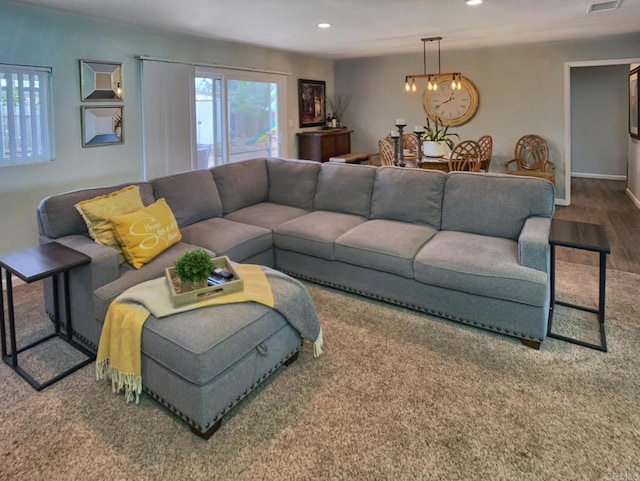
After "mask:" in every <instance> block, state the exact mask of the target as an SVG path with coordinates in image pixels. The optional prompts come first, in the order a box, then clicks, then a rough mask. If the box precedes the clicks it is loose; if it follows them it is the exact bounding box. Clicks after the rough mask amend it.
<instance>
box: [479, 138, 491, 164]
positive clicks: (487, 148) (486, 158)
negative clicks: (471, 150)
mask: <svg viewBox="0 0 640 481" xmlns="http://www.w3.org/2000/svg"><path fill="white" fill-rule="evenodd" d="M478 145H479V146H480V155H481V157H482V162H483V163H484V170H485V172H489V166H490V165H491V156H492V155H493V138H492V137H491V136H490V135H483V136H482V137H480V138H479V139H478Z"/></svg>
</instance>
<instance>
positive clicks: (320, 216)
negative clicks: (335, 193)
mask: <svg viewBox="0 0 640 481" xmlns="http://www.w3.org/2000/svg"><path fill="white" fill-rule="evenodd" d="M366 220H367V219H366V218H364V217H361V216H357V215H351V214H342V213H338V212H326V211H320V210H319V211H315V212H311V213H310V214H307V215H304V216H302V217H298V218H296V219H293V220H290V221H289V222H285V223H284V224H282V225H280V226H278V227H276V229H275V230H274V231H273V242H274V244H275V246H276V247H278V248H279V249H285V250H289V251H294V252H300V253H302V254H308V255H310V256H314V257H321V258H323V259H328V260H334V259H335V254H334V242H335V240H336V239H337V238H338V237H340V236H341V235H342V234H344V233H345V232H347V231H349V230H351V229H353V228H354V227H356V226H358V225H360V224H362V223H363V222H365V221H366Z"/></svg>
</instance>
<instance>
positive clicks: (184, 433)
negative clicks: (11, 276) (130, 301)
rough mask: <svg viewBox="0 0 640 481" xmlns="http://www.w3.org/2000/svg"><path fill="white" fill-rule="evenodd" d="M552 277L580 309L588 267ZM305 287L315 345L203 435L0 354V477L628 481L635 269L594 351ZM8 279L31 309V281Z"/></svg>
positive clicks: (582, 330) (589, 290) (633, 431)
mask: <svg viewBox="0 0 640 481" xmlns="http://www.w3.org/2000/svg"><path fill="white" fill-rule="evenodd" d="M559 277H560V280H559V283H558V288H559V290H560V292H561V297H563V298H565V299H569V300H572V301H577V302H582V303H587V304H591V305H592V306H593V305H594V301H593V299H595V298H596V297H595V296H596V290H597V273H596V271H595V269H594V268H591V267H587V266H580V265H577V264H568V263H561V265H560V268H559ZM307 286H308V289H309V291H310V292H311V294H312V296H313V298H314V300H315V302H316V306H317V309H318V312H319V315H320V319H321V322H322V325H323V327H324V331H325V340H326V344H325V347H326V349H325V351H326V354H325V355H324V356H323V357H321V358H319V359H314V358H313V357H312V355H311V352H310V351H309V350H305V351H304V353H303V355H301V357H300V359H299V360H298V361H297V362H296V363H294V364H293V365H292V366H291V367H289V368H286V369H282V370H280V371H279V372H278V373H277V374H276V375H275V376H272V378H271V382H268V383H266V384H265V385H264V386H263V387H262V388H261V389H260V390H259V391H257V392H256V393H255V394H254V395H252V396H251V397H250V398H249V399H247V400H246V401H245V402H243V403H242V404H241V405H240V406H239V407H238V408H237V409H235V410H234V411H233V412H232V414H231V416H229V417H227V418H226V422H225V423H224V424H223V426H222V428H221V429H220V430H219V431H218V433H216V434H215V435H214V436H213V437H212V438H211V439H210V440H209V441H206V442H205V441H202V440H201V439H199V438H197V437H195V436H194V435H193V434H191V432H190V431H189V429H188V428H187V427H186V426H185V425H184V424H183V423H182V422H181V421H179V420H178V419H176V418H175V417H172V416H171V415H170V414H168V413H167V411H165V410H164V409H163V408H161V407H160V406H158V405H157V404H155V403H154V402H153V401H151V400H150V399H149V398H148V397H147V396H144V397H143V399H142V401H141V403H140V405H138V406H135V405H125V403H124V401H123V399H122V397H118V396H114V395H112V394H111V390H110V387H109V386H108V385H106V384H99V383H96V382H95V381H94V376H93V369H92V366H91V367H85V368H84V369H82V370H80V371H79V372H77V373H75V374H74V375H72V376H71V377H68V378H66V379H64V380H63V381H61V382H59V383H58V384H56V385H54V386H52V387H49V388H47V389H45V390H44V391H42V392H40V393H37V392H36V391H34V390H33V389H31V387H29V386H28V385H27V384H26V383H25V382H24V381H23V380H22V379H20V378H19V377H18V376H17V375H15V374H14V373H13V372H12V371H11V370H9V369H8V367H7V366H6V365H4V364H3V363H2V364H1V365H0V379H1V385H0V416H1V418H0V421H1V423H0V479H1V480H16V481H17V480H25V481H26V480H29V481H35V480H78V481H83V480H125V479H126V480H190V479H202V480H297V479H313V480H325V479H327V480H412V479H420V480H476V479H477V480H582V479H589V480H612V479H625V480H626V479H640V457H639V456H638V453H639V452H640V448H639V447H640V354H639V350H640V349H639V347H640V329H639V326H638V317H637V312H638V307H639V306H638V301H637V299H638V286H640V276H638V275H635V274H629V273H624V272H619V271H609V277H608V286H607V296H608V297H607V301H608V304H607V315H608V319H607V322H608V327H607V333H608V340H609V347H610V351H609V353H607V354H604V353H600V352H597V351H594V350H590V349H585V348H582V347H578V346H575V345H571V344H567V343H564V342H561V341H558V340H553V339H550V340H547V341H546V342H545V343H544V344H543V347H542V350H541V351H535V350H532V349H529V348H526V347H524V346H523V345H521V344H520V342H519V341H517V340H515V339H511V338H508V337H505V336H499V335H494V334H492V333H489V332H485V331H482V330H479V329H474V328H470V327H466V326H463V325H461V324H458V323H453V322H449V321H443V320H438V319H435V318H430V317H428V316H425V315H422V314H419V313H415V312H412V311H409V310H406V309H402V308H397V307H393V306H389V305H386V304H383V303H380V302H377V301H372V300H368V299H364V298H361V297H358V296H354V295H350V294H345V293H342V292H339V291H334V290H331V289H327V288H323V287H319V286H315V285H312V284H308V285H307ZM17 291H18V292H17V294H18V307H19V311H20V315H22V316H25V317H24V318H22V319H34V318H35V317H36V316H37V315H39V313H40V312H41V308H40V306H41V292H40V287H39V286H38V285H36V286H35V287H34V286H24V287H20V288H18V289H17ZM583 317H584V316H578V315H575V314H573V313H572V312H570V311H567V310H561V311H559V312H558V313H557V314H556V322H557V327H558V329H559V330H563V331H564V332H569V333H572V334H576V335H581V336H584V337H585V338H587V339H588V338H589V337H590V336H591V337H593V334H594V333H597V329H596V327H595V321H594V318H593V317H590V318H587V319H583ZM561 319H564V320H561ZM45 325H46V324H45ZM46 328H47V329H48V328H49V325H46ZM594 339H595V338H594ZM591 340H593V339H591ZM58 347H60V346H58ZM33 357H37V356H35V355H34V356H33ZM54 357H55V358H56V359H58V358H57V357H56V356H49V355H47V354H46V353H41V354H40V359H39V360H37V359H31V360H30V361H31V362H32V363H33V364H32V365H33V366H34V369H36V370H38V369H44V370H45V371H46V368H47V366H48V365H49V364H51V363H52V362H53V361H51V359H52V358H54ZM68 357H69V358H72V357H73V356H71V355H70V356H68ZM63 358H64V357H63ZM43 366H44V367H43ZM624 476H626V477H624Z"/></svg>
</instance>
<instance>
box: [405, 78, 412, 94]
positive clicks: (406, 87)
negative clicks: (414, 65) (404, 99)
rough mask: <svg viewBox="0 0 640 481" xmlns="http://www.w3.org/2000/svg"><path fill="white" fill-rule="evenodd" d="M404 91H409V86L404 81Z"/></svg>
mask: <svg viewBox="0 0 640 481" xmlns="http://www.w3.org/2000/svg"><path fill="white" fill-rule="evenodd" d="M404 89H405V90H406V91H407V92H408V91H409V90H411V86H410V85H409V81H408V80H405V82H404Z"/></svg>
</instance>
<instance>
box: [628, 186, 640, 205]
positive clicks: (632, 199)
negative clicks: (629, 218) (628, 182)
mask: <svg viewBox="0 0 640 481" xmlns="http://www.w3.org/2000/svg"><path fill="white" fill-rule="evenodd" d="M625 193H626V194H627V196H628V197H629V199H631V202H633V203H634V204H635V206H636V207H637V208H638V209H640V199H638V198H637V197H636V196H635V195H633V193H632V192H631V191H630V190H629V189H627V190H625Z"/></svg>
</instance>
